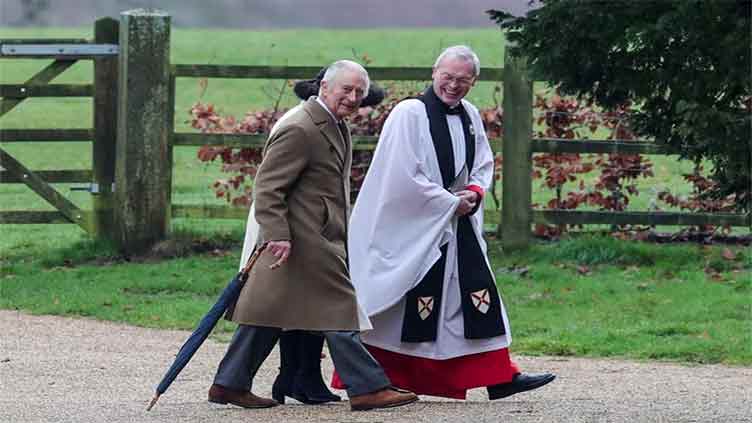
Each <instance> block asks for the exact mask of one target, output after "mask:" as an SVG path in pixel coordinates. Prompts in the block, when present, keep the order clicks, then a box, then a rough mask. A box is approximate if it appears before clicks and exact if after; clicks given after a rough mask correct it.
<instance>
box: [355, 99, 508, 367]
mask: <svg viewBox="0 0 752 423" xmlns="http://www.w3.org/2000/svg"><path fill="white" fill-rule="evenodd" d="M462 104H463V105H464V107H465V109H466V110H467V112H468V115H469V116H470V119H471V122H472V126H473V128H474V132H475V160H474V164H473V168H472V170H471V171H470V174H469V182H468V185H478V186H480V187H482V188H483V189H484V190H488V189H489V187H490V186H491V184H492V183H493V180H492V179H493V165H494V159H493V153H492V151H491V147H490V145H489V144H488V138H487V137H486V134H485V131H484V130H483V122H482V121H481V117H480V114H479V113H478V110H477V109H476V108H475V106H473V105H472V104H470V103H469V102H467V101H464V100H462ZM447 123H448V126H449V132H450V135H451V138H452V145H453V151H454V162H455V163H454V168H455V169H456V171H457V172H459V170H460V169H462V167H463V166H464V164H465V160H466V157H465V141H464V139H465V136H464V132H463V128H462V122H461V119H460V117H459V115H447ZM458 205H459V198H458V197H456V196H455V195H453V194H452V193H450V192H449V191H447V190H446V189H444V187H443V185H442V178H441V171H440V169H439V163H438V160H437V158H436V151H435V149H434V146H433V140H432V138H431V134H430V130H429V121H428V115H427V114H426V108H425V106H424V104H423V103H422V102H421V101H420V100H416V99H410V100H405V101H403V102H401V103H400V104H398V105H397V106H396V107H395V108H394V109H393V110H392V112H391V114H390V115H389V117H388V118H387V120H386V122H385V124H384V128H383V130H382V132H381V136H380V138H379V142H378V144H377V147H376V151H375V153H374V157H373V161H372V163H371V165H370V167H369V169H368V173H367V174H366V177H365V180H364V182H363V186H362V188H361V191H360V193H359V194H358V198H357V201H356V203H355V207H354V208H353V212H352V215H351V218H350V226H349V233H348V249H349V263H350V274H351V278H352V281H353V284H354V285H355V290H356V293H357V296H358V302H359V303H360V304H361V305H362V306H363V307H364V308H365V309H366V313H368V316H369V317H370V318H371V322H372V324H373V327H374V329H373V330H371V331H369V332H367V333H364V334H363V335H362V338H363V341H364V342H365V343H366V344H369V345H373V346H375V347H378V348H382V349H385V350H388V351H393V352H398V353H402V354H407V355H411V356H416V357H424V358H431V359H449V358H454V357H459V356H464V355H468V354H475V353H481V352H487V351H493V350H498V349H501V348H506V347H508V346H509V344H510V342H511V332H510V328H509V325H508V318H507V315H506V310H505V308H504V304H503V301H502V303H501V313H502V314H503V319H504V323H505V329H506V334H505V335H501V336H496V337H492V338H487V339H465V337H464V319H463V316H462V307H461V298H460V288H459V281H458V275H457V268H458V265H457V236H456V230H457V218H456V217H455V216H454V213H455V210H456V209H457V206H458ZM470 220H471V222H472V225H473V229H474V231H475V235H476V237H477V238H478V240H479V243H480V247H481V249H482V250H483V252H484V255H486V243H485V241H484V240H483V206H482V205H481V207H480V209H479V210H478V211H477V212H476V213H475V214H473V215H472V216H470ZM444 244H448V249H447V262H446V270H445V276H444V284H443V292H442V301H441V302H440V305H441V309H440V310H434V311H433V312H434V313H435V312H438V313H440V314H439V323H438V325H439V326H438V331H437V338H436V341H435V342H419V343H405V342H401V340H400V338H401V334H402V323H403V316H404V310H405V309H404V307H405V294H406V293H407V292H408V291H409V290H410V289H412V288H414V287H415V286H416V285H417V284H418V283H419V282H420V281H421V280H422V279H423V277H424V276H425V275H426V273H427V272H428V270H429V269H430V268H431V266H432V265H433V264H434V263H435V262H436V260H438V259H439V257H440V256H441V253H440V250H439V248H440V247H441V246H443V245H444ZM486 265H487V266H489V269H490V264H489V263H488V257H487V255H486ZM491 274H493V271H491Z"/></svg>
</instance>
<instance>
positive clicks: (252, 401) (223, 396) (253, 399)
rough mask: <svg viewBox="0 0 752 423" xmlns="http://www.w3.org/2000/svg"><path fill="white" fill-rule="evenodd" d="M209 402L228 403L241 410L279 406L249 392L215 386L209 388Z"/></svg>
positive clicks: (272, 401)
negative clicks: (241, 408)
mask: <svg viewBox="0 0 752 423" xmlns="http://www.w3.org/2000/svg"><path fill="white" fill-rule="evenodd" d="M209 402H214V403H217V404H227V403H230V404H232V405H237V406H238V407H243V408H269V407H275V406H277V405H279V403H278V402H277V401H274V400H273V399H269V398H261V397H257V396H256V395H253V394H252V393H251V392H249V391H237V390H234V389H228V388H225V387H224V386H221V385H217V384H214V385H212V386H211V388H209Z"/></svg>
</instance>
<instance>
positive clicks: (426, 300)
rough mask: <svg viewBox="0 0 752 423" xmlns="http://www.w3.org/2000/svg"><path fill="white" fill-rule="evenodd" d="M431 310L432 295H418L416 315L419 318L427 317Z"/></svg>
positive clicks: (424, 318)
mask: <svg viewBox="0 0 752 423" xmlns="http://www.w3.org/2000/svg"><path fill="white" fill-rule="evenodd" d="M432 311H433V297H418V316H420V319H421V320H426V319H428V316H430V315H431V312H432Z"/></svg>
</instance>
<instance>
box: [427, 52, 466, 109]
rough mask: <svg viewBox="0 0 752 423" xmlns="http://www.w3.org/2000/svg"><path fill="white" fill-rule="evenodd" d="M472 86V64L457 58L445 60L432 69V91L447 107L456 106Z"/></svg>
mask: <svg viewBox="0 0 752 423" xmlns="http://www.w3.org/2000/svg"><path fill="white" fill-rule="evenodd" d="M473 85H475V73H473V63H472V62H469V61H467V60H463V59H460V58H457V57H454V58H445V59H442V60H441V62H439V65H438V66H437V67H435V68H434V69H433V90H434V92H436V96H437V97H439V98H440V99H441V101H443V102H444V103H445V104H447V105H449V106H456V105H457V104H458V103H459V102H460V100H462V98H463V97H465V96H466V95H467V93H468V92H469V91H470V88H472V87H473Z"/></svg>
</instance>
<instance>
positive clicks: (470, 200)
mask: <svg viewBox="0 0 752 423" xmlns="http://www.w3.org/2000/svg"><path fill="white" fill-rule="evenodd" d="M454 195H456V196H457V197H459V198H460V205H459V206H458V207H457V210H456V211H455V212H454V215H455V216H464V215H466V214H468V213H470V212H471V211H473V209H474V208H475V203H476V202H477V201H478V197H479V195H478V193H477V192H475V191H470V190H462V191H458V192H456V193H455V194H454Z"/></svg>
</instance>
